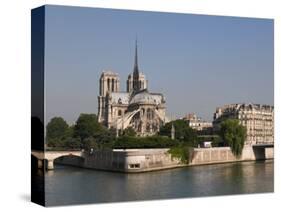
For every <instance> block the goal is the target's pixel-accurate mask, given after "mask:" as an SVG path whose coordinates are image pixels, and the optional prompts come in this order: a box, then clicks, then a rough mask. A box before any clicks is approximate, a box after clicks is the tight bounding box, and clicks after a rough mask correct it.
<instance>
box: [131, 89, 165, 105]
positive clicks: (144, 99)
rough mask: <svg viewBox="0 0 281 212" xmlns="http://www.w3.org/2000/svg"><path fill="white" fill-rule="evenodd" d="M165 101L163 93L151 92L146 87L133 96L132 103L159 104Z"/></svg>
mask: <svg viewBox="0 0 281 212" xmlns="http://www.w3.org/2000/svg"><path fill="white" fill-rule="evenodd" d="M164 101H165V100H164V97H163V95H162V94H153V93H149V92H148V91H147V89H144V90H142V91H140V92H138V93H136V94H135V95H134V96H132V98H131V100H130V104H136V103H145V104H155V105H158V104H161V103H164Z"/></svg>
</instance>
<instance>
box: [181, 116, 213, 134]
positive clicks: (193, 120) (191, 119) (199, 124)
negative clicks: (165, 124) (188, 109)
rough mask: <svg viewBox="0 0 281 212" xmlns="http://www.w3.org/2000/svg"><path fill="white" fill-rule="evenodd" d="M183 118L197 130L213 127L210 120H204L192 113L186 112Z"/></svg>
mask: <svg viewBox="0 0 281 212" xmlns="http://www.w3.org/2000/svg"><path fill="white" fill-rule="evenodd" d="M183 120H184V121H186V122H187V124H188V126H189V127H191V128H192V129H195V130H198V131H202V130H208V129H210V128H212V127H213V124H212V123H211V122H207V121H204V120H203V119H202V118H200V117H197V115H196V114H194V113H189V114H187V115H186V116H185V117H183Z"/></svg>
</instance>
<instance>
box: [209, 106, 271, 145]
mask: <svg viewBox="0 0 281 212" xmlns="http://www.w3.org/2000/svg"><path fill="white" fill-rule="evenodd" d="M226 118H234V119H238V120H239V121H240V123H241V124H242V125H243V126H245V127H246V129H247V138H246V144H248V145H255V144H265V143H273V142H274V108H273V106H270V105H260V104H230V105H225V106H223V107H218V108H217V109H216V112H215V113H214V121H213V126H214V130H215V131H217V130H219V125H220V123H221V122H222V121H223V120H225V119H226Z"/></svg>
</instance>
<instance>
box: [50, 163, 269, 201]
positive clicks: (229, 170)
mask: <svg viewBox="0 0 281 212" xmlns="http://www.w3.org/2000/svg"><path fill="white" fill-rule="evenodd" d="M273 181H274V162H273V161H258V162H242V163H228V164H218V165H204V166H193V167H185V168H177V169H169V170H162V171H155V172H147V173H138V174H124V173H115V172H105V171H97V170H89V169H82V168H75V167H70V166H62V165H55V169H54V170H52V171H47V172H46V174H45V189H46V206H56V205H68V204H85V203H105V202H119V201H137V200H155V199H170V198H184V197H203V196H215V195H231V194H248V193H264V192H273V189H274V186H273V184H274V183H273Z"/></svg>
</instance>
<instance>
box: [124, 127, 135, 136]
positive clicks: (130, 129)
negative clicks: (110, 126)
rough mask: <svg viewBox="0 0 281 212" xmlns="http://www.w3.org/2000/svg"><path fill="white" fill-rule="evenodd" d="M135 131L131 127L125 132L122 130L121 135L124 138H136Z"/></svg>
mask: <svg viewBox="0 0 281 212" xmlns="http://www.w3.org/2000/svg"><path fill="white" fill-rule="evenodd" d="M136 134H137V133H136V131H135V130H134V128H132V127H128V128H126V129H125V130H123V135H125V136H136Z"/></svg>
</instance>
